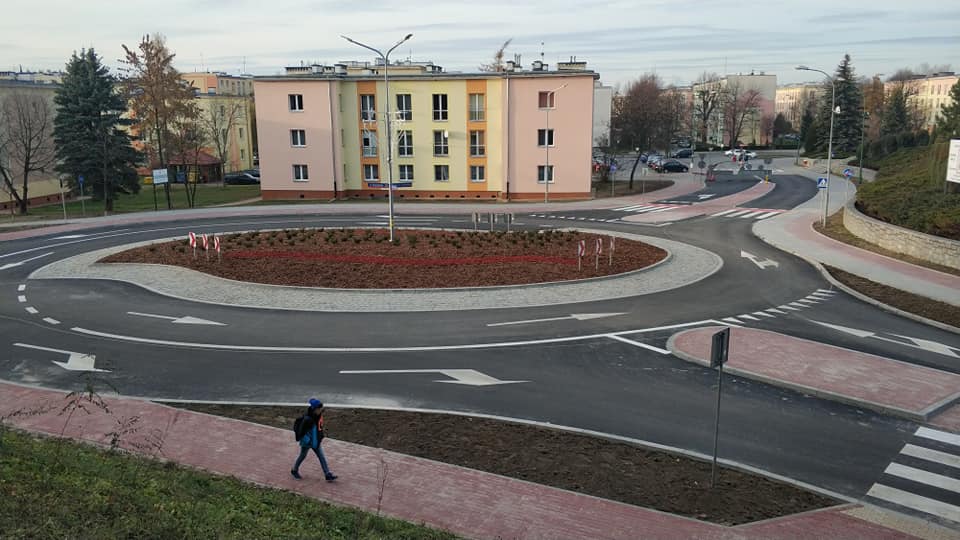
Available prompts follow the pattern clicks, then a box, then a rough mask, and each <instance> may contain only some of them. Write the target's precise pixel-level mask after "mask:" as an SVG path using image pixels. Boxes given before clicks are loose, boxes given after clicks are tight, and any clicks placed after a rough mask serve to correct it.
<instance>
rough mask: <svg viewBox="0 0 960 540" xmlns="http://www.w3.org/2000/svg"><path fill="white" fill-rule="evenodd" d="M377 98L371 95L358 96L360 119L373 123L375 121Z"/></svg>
mask: <svg viewBox="0 0 960 540" xmlns="http://www.w3.org/2000/svg"><path fill="white" fill-rule="evenodd" d="M376 110H377V97H376V96H374V95H373V94H361V95H360V119H361V120H363V121H365V122H373V121H375V120H376V119H377V112H376Z"/></svg>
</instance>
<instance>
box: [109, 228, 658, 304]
mask: <svg viewBox="0 0 960 540" xmlns="http://www.w3.org/2000/svg"><path fill="white" fill-rule="evenodd" d="M581 241H582V242H583V246H584V251H585V254H584V256H583V257H579V259H580V260H579V262H578V255H577V254H578V249H579V245H580V242H581ZM197 242H198V248H197V250H196V255H194V250H193V249H192V248H191V247H190V245H189V241H188V240H177V241H172V242H166V243H161V244H152V245H149V246H144V247H139V248H135V249H132V250H128V251H124V252H122V253H117V254H114V255H111V256H109V257H106V258H104V259H103V260H102V261H101V262H113V263H152V264H166V265H174V266H183V267H186V268H191V269H193V270H198V271H200V272H205V273H207V274H211V275H215V276H219V277H223V278H228V279H234V280H238V281H249V282H256V283H269V284H275V285H296V286H304V287H329V288H350V289H416V288H449V287H484V286H498V285H521V284H529V283H545V282H553V281H567V280H575V279H585V278H595V277H603V276H610V275H615V274H622V273H625V272H630V271H633V270H638V269H641V268H645V267H647V266H650V265H652V264H655V263H657V262H659V261H661V260H663V259H664V258H665V257H666V256H667V252H666V251H664V250H662V249H660V248H658V247H656V246H651V245H649V244H645V243H643V242H637V241H632V240H626V239H623V238H616V239H614V238H612V237H610V236H606V235H597V234H587V233H583V232H578V231H543V232H510V233H507V232H503V231H497V232H473V231H469V232H466V231H429V230H397V231H395V234H394V241H393V242H392V243H391V242H390V241H389V232H388V231H387V230H381V229H287V230H281V231H254V232H249V233H241V234H228V235H225V236H223V237H222V238H221V256H220V258H219V260H218V257H217V254H216V253H215V252H213V251H204V250H203V249H202V247H201V246H200V245H199V244H200V243H201V242H202V240H201V239H199V238H198V240H197ZM598 242H599V244H600V249H601V254H600V256H599V257H597V256H596V250H597V243H598ZM212 244H213V240H212V239H208V246H210V247H211V249H212ZM611 246H612V247H611ZM611 249H612V256H611Z"/></svg>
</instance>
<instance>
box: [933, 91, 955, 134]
mask: <svg viewBox="0 0 960 540" xmlns="http://www.w3.org/2000/svg"><path fill="white" fill-rule="evenodd" d="M937 137H939V138H941V139H958V138H960V81H957V83H956V84H954V85H953V87H952V88H950V104H949V105H944V106H943V107H941V108H940V114H939V115H937Z"/></svg>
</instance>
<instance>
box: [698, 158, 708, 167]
mask: <svg viewBox="0 0 960 540" xmlns="http://www.w3.org/2000/svg"><path fill="white" fill-rule="evenodd" d="M697 168H698V169H706V168H707V162H706V161H703V160H702V159H701V160H700V161H698V162H697Z"/></svg>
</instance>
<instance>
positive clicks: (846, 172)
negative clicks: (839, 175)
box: [843, 169, 853, 178]
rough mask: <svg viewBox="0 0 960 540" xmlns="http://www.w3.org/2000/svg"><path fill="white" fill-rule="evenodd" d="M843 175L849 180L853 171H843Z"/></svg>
mask: <svg viewBox="0 0 960 540" xmlns="http://www.w3.org/2000/svg"><path fill="white" fill-rule="evenodd" d="M843 175H844V176H846V177H847V178H850V177H852V176H853V171H851V170H850V169H844V170H843Z"/></svg>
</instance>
